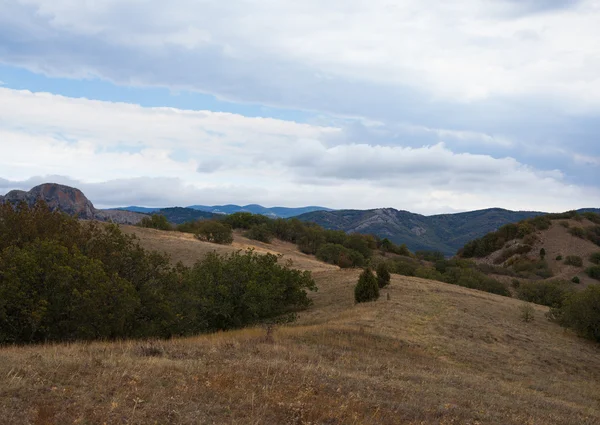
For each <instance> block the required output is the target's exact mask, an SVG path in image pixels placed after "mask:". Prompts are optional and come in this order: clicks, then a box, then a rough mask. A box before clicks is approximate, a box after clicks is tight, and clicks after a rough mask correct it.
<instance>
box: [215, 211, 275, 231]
mask: <svg viewBox="0 0 600 425" xmlns="http://www.w3.org/2000/svg"><path fill="white" fill-rule="evenodd" d="M222 220H223V222H224V223H226V224H228V225H229V226H230V227H231V228H232V229H250V228H251V227H252V226H255V225H260V224H267V223H269V222H270V221H271V220H270V219H269V218H268V217H266V216H264V215H260V214H252V213H249V212H237V213H234V214H230V215H226V216H224V217H223V219H222Z"/></svg>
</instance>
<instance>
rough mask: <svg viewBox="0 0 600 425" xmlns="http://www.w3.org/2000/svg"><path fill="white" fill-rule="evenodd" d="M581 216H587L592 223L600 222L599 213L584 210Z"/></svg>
mask: <svg viewBox="0 0 600 425" xmlns="http://www.w3.org/2000/svg"><path fill="white" fill-rule="evenodd" d="M581 215H582V216H583V217H585V218H587V219H588V220H589V221H591V222H592V223H594V224H600V214H596V213H593V212H590V211H588V212H584V213H582V214H581Z"/></svg>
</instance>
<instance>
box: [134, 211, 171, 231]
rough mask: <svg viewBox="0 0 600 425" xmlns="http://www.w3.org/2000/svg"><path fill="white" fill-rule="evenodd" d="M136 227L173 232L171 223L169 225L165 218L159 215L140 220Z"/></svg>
mask: <svg viewBox="0 0 600 425" xmlns="http://www.w3.org/2000/svg"><path fill="white" fill-rule="evenodd" d="M138 226H140V227H148V228H150V229H157V230H173V226H171V223H169V221H168V220H167V217H165V216H164V215H161V214H152V215H150V216H148V217H144V218H142V220H141V221H140V222H139V223H138Z"/></svg>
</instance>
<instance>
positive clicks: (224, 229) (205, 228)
mask: <svg viewBox="0 0 600 425" xmlns="http://www.w3.org/2000/svg"><path fill="white" fill-rule="evenodd" d="M195 235H196V237H197V238H198V239H200V240H201V241H206V242H213V243H218V244H222V245H230V244H231V243H232V242H233V232H232V230H231V227H229V226H228V225H227V224H224V223H221V222H219V221H215V220H206V221H200V222H198V224H197V226H196V229H195Z"/></svg>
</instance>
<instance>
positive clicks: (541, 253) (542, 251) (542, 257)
mask: <svg viewBox="0 0 600 425" xmlns="http://www.w3.org/2000/svg"><path fill="white" fill-rule="evenodd" d="M540 258H541V259H542V260H543V259H544V258H546V249H544V248H542V249H540Z"/></svg>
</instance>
